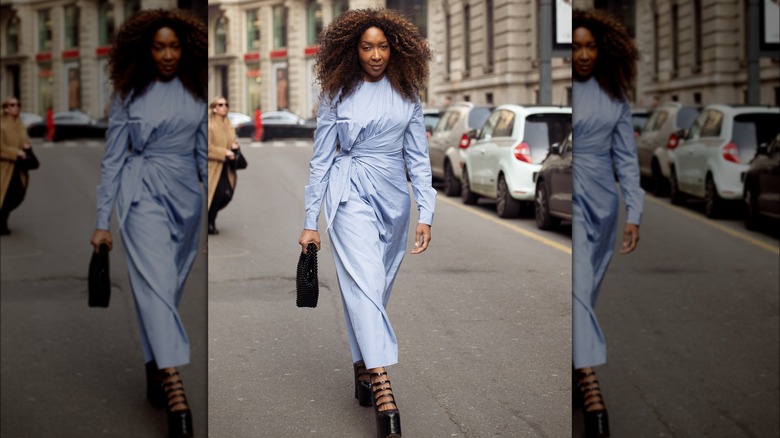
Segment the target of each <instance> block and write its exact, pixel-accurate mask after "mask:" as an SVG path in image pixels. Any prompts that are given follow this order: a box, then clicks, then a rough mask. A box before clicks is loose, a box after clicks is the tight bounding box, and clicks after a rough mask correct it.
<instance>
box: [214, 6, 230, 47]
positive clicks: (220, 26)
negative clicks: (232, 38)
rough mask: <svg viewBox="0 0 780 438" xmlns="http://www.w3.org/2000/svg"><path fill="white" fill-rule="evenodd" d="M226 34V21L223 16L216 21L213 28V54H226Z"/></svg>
mask: <svg viewBox="0 0 780 438" xmlns="http://www.w3.org/2000/svg"><path fill="white" fill-rule="evenodd" d="M227 33H228V19H227V17H226V16H224V15H223V16H221V17H219V18H218V19H217V23H216V25H215V26H214V53H216V54H222V53H225V52H227Z"/></svg>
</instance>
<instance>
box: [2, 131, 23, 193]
mask: <svg viewBox="0 0 780 438" xmlns="http://www.w3.org/2000/svg"><path fill="white" fill-rule="evenodd" d="M27 142H28V138H27V128H25V127H24V125H23V124H22V121H21V120H19V119H18V118H17V119H14V118H13V117H11V116H6V115H4V116H3V117H2V123H0V206H2V205H3V202H5V194H6V192H7V191H8V186H9V185H10V184H11V176H12V175H13V173H14V165H15V164H16V158H17V157H18V156H19V149H23V148H24V145H25V144H27ZM22 184H23V185H24V186H25V187H26V186H27V175H26V174H24V175H22Z"/></svg>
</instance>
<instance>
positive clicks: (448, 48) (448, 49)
mask: <svg viewBox="0 0 780 438" xmlns="http://www.w3.org/2000/svg"><path fill="white" fill-rule="evenodd" d="M450 17H451V15H450V13H449V12H446V13H445V14H444V56H445V59H444V62H445V64H446V65H445V67H446V69H447V78H448V79H449V76H450V63H451V62H452V43H451V42H450V41H451V38H450V35H451V31H450V26H451V21H452V20H451V19H450Z"/></svg>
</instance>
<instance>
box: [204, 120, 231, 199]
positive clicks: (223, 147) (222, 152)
mask: <svg viewBox="0 0 780 438" xmlns="http://www.w3.org/2000/svg"><path fill="white" fill-rule="evenodd" d="M223 120H224V121H220V118H219V116H214V117H209V205H208V208H211V200H212V199H213V198H214V192H215V191H216V190H217V183H218V182H219V176H220V175H222V166H223V165H224V163H225V159H226V158H227V151H228V149H230V145H232V144H233V142H234V141H235V140H236V130H235V128H233V125H231V124H230V121H229V120H228V119H227V117H226V118H225V119H223ZM228 181H229V182H230V186H231V187H233V189H234V190H235V188H236V183H237V180H236V172H235V170H233V169H231V168H230V167H228Z"/></svg>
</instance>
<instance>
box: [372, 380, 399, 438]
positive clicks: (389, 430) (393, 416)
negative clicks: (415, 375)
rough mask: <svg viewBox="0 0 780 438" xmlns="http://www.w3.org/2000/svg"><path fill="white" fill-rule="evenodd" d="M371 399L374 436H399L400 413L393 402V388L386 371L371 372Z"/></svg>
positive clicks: (397, 437) (390, 437) (387, 437)
mask: <svg viewBox="0 0 780 438" xmlns="http://www.w3.org/2000/svg"><path fill="white" fill-rule="evenodd" d="M370 375H371V391H372V392H371V400H372V402H373V404H374V410H375V415H376V432H377V434H376V436H377V438H400V437H401V413H400V412H399V411H398V406H397V405H396V404H395V397H394V396H393V388H391V387H390V380H389V379H388V378H387V373H386V372H384V371H382V372H379V373H371V374H370ZM382 406H388V408H389V409H384V410H382V409H381V408H382Z"/></svg>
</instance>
